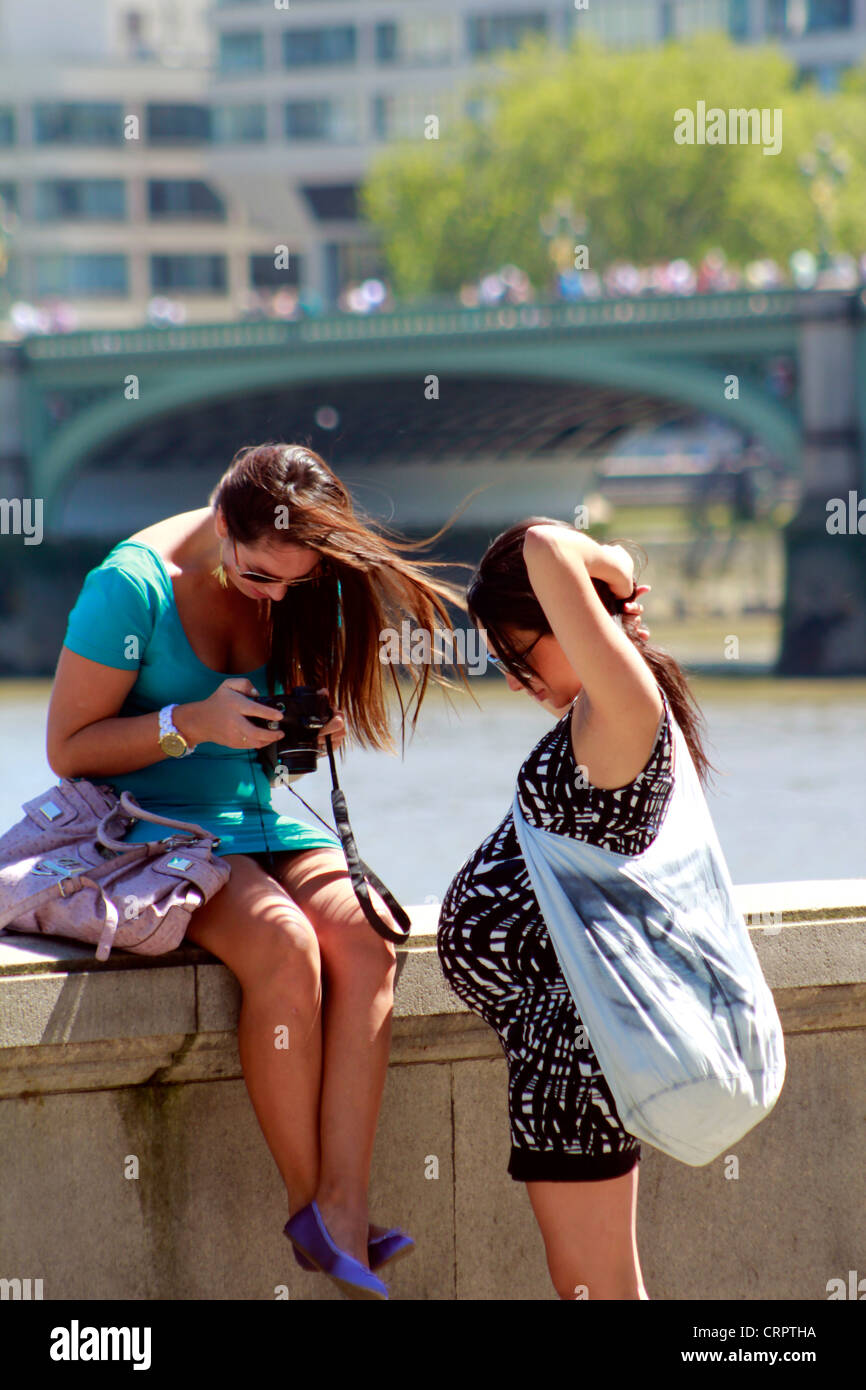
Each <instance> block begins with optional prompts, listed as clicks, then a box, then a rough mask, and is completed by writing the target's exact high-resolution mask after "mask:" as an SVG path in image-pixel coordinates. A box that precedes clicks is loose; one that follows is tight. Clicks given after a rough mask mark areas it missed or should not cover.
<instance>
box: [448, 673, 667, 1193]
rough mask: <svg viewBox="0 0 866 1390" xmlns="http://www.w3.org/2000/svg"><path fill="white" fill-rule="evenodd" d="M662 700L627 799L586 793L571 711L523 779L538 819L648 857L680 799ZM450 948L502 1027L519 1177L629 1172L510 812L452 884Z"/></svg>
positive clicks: (623, 1138)
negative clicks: (673, 801) (648, 750)
mask: <svg viewBox="0 0 866 1390" xmlns="http://www.w3.org/2000/svg"><path fill="white" fill-rule="evenodd" d="M660 693H661V694H662V701H663V703H664V712H663V714H662V717H661V720H660V722H659V729H658V733H657V735H656V740H655V744H654V746H653V751H652V754H651V756H650V759H649V762H648V763H647V765H646V767H645V768H644V770H643V772H641V773H640V774H639V775H638V776H637V777H636V778H635V780H634V781H633V782H631V783H630V784H629V785H628V786H626V787H618V788H616V789H615V790H609V791H606V790H603V789H601V788H598V787H593V786H590V785H587V784H586V782H585V779H584V778H583V777H582V775H581V773H580V770H579V768H578V766H577V763H576V762H575V758H574V750H573V748H572V742H571V712H570V711H569V712H568V713H567V714H565V715H564V716H563V718H562V719H560V720H559V722H558V723H557V724H556V725H555V726H554V728H553V729H551V730H550V731H549V732H548V733H547V734H545V735H544V737H543V738H542V739H540V740H539V742H538V743H537V744H536V745H535V747H534V748H533V750H532V752H531V753H530V755H529V757H528V758H527V759H526V761H525V762H524V764H523V766H522V767H521V769H520V772H519V773H518V777H517V789H518V795H519V801H520V807H521V810H522V812H523V815H524V816H525V817H526V819H527V821H529V823H530V824H531V825H535V826H538V827H540V828H541V829H544V830H549V831H552V832H553V833H554V834H557V835H568V836H571V837H573V838H575V839H581V840H587V841H589V842H590V843H592V844H595V845H601V846H603V847H604V848H606V849H611V850H615V851H617V852H618V853H620V854H639V853H640V852H641V851H642V850H644V849H646V848H647V847H648V846H649V845H650V844H651V842H652V841H653V839H654V838H655V836H656V835H657V833H658V830H659V828H660V826H661V823H662V820H663V818H664V814H665V810H666V808H667V805H668V802H669V800H670V796H671V793H672V790H673V779H672V773H671V761H672V729H671V723H670V709H669V706H668V703H667V700H666V699H665V697H664V694H663V693H662V692H661V691H660ZM438 948H439V959H440V961H441V964H442V969H443V972H444V974H445V977H446V979H447V980H448V983H449V984H450V986H451V988H452V989H453V990H454V992H455V993H456V994H457V995H458V996H459V997H460V998H461V999H462V1000H463V1002H464V1003H465V1004H466V1005H467V1006H468V1007H469V1008H470V1009H472V1010H473V1012H475V1013H478V1014H480V1015H481V1017H482V1018H483V1019H485V1020H486V1022H487V1023H489V1024H490V1025H491V1027H492V1028H494V1029H495V1031H496V1032H497V1033H498V1035H499V1039H500V1042H501V1043H502V1047H503V1049H504V1051H505V1056H506V1060H507V1063H508V1112H509V1118H510V1123H511V1159H510V1162H509V1165H508V1172H509V1173H510V1174H511V1176H512V1178H514V1180H515V1181H517V1182H557V1181H560V1182H580V1181H587V1180H598V1179H602V1178H614V1177H619V1176H620V1175H622V1174H623V1173H627V1172H629V1171H630V1170H631V1168H633V1167H634V1165H635V1163H637V1162H638V1161H639V1159H640V1156H641V1149H640V1144H639V1143H638V1141H637V1139H635V1138H634V1136H633V1135H630V1134H628V1133H626V1131H625V1130H624V1129H623V1127H622V1124H621V1122H620V1119H619V1115H618V1114H617V1110H616V1104H615V1102H614V1099H613V1096H612V1094H611V1092H610V1089H609V1087H608V1085H607V1082H606V1080H605V1078H604V1075H603V1073H602V1071H601V1067H600V1066H599V1063H598V1059H597V1057H596V1056H595V1053H594V1052H593V1050H592V1048H591V1046H590V1045H589V1042H588V1039H587V1038H586V1036H585V1034H583V1033H582V1023H581V1019H580V1017H579V1015H578V1013H577V1010H576V1009H575V1005H574V1002H573V1000H572V997H571V994H570V993H569V989H568V985H567V984H566V982H565V978H564V976H563V974H562V970H561V968H560V965H559V960H558V959H557V956H556V952H555V951H554V948H553V944H552V942H551V940H550V937H549V935H548V932H547V927H546V926H545V923H544V919H543V917H542V915H541V910H540V908H539V906H538V900H537V898H536V896H535V893H534V891H533V888H532V884H531V882H530V878H529V871H528V870H527V867H526V863H525V861H524V859H523V855H522V854H521V851H520V845H519V843H518V839H517V831H516V830H515V828H514V820H513V818H512V814H511V811H510V810H509V812H508V814H507V815H506V816H505V818H504V819H503V820H502V821H501V822H500V824H499V825H498V826H497V827H496V829H495V830H494V831H493V833H492V834H491V835H488V837H487V839H486V840H485V841H484V843H483V844H482V845H480V846H479V848H478V849H477V850H476V851H475V853H474V854H473V855H472V856H471V857H470V858H469V859H468V860H467V861H466V863H465V864H464V865H463V867H462V868H461V869H460V871H459V873H458V874H457V875H456V877H455V878H454V880H453V881H452V883H451V884H450V886H449V888H448V891H447V893H446V895H445V898H444V901H443V903H442V910H441V913H440V917H439V929H438Z"/></svg>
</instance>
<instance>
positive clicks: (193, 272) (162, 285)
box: [150, 255, 227, 294]
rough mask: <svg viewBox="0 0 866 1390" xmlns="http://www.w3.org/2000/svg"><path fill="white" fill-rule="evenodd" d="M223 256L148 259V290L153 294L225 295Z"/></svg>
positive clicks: (224, 263)
mask: <svg viewBox="0 0 866 1390" xmlns="http://www.w3.org/2000/svg"><path fill="white" fill-rule="evenodd" d="M226 284H227V278H226V258H225V256H206V255H190V256H183V255H180V256H151V258H150V287H151V289H152V290H153V292H154V294H162V293H165V292H166V291H168V290H181V291H183V292H184V293H186V294H208V293H214V292H216V293H225V289H226Z"/></svg>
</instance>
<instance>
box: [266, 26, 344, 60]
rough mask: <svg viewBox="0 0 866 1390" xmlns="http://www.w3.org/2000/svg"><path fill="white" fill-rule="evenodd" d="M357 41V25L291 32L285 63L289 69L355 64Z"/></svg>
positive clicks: (286, 40)
mask: <svg viewBox="0 0 866 1390" xmlns="http://www.w3.org/2000/svg"><path fill="white" fill-rule="evenodd" d="M356 37H357V36H356V30H355V26H354V24H339V25H334V26H333V27H332V28H329V29H289V30H288V31H287V32H286V33H285V34H283V62H284V64H285V66H286V67H287V68H303V67H313V66H320V65H323V64H326V63H354V61H355V56H356V47H357V45H356Z"/></svg>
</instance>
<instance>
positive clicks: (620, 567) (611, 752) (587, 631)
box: [523, 526, 663, 786]
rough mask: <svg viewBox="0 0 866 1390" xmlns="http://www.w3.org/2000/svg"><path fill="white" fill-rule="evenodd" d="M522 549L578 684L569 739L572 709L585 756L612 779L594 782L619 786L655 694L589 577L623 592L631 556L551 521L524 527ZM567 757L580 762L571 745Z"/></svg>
mask: <svg viewBox="0 0 866 1390" xmlns="http://www.w3.org/2000/svg"><path fill="white" fill-rule="evenodd" d="M523 553H524V558H525V560H526V568H527V572H528V574H529V581H530V583H531V585H532V588H533V591H534V592H535V595H536V597H537V599H538V601H539V603H540V604H541V606H542V608H543V609H544V612H545V615H546V617H547V620H548V622H549V623H550V626H551V628H552V630H553V635H554V636H555V638H556V640H557V641H558V642H559V644H560V646H561V647H562V649H563V651H564V653H565V655H566V657H567V658H568V661H569V664H570V665H571V667H572V669H573V671H574V673H575V675H576V676H577V677H578V679H579V680H580V683H581V685H582V686H583V691H584V695H583V698H582V699H581V700H580V701H579V702H578V705H576V706H575V719H574V720H573V723H572V729H573V737H574V731H576V730H577V728H578V724H577V720H576V717H577V715H578V713H579V715H580V727H581V729H582V732H581V743H582V750H581V751H583V753H584V756H585V760H586V761H587V762H589V757H587V756H586V755H587V753H588V751H589V750H590V749H591V751H592V759H593V762H594V763H595V765H596V766H599V767H604V768H605V769H609V770H610V776H611V777H613V778H614V780H613V781H610V778H609V777H608V776H607V775H605V776H604V777H603V778H602V780H601V781H600V782H598V783H597V785H604V784H605V783H606V782H610V785H611V786H622V785H625V783H626V782H628V781H631V780H632V779H633V778H634V777H635V776H637V774H638V772H640V771H641V770H642V768H643V767H645V766H646V762H647V759H648V758H649V755H650V753H651V752H652V745H653V741H654V738H655V734H656V730H657V728H658V722H659V719H660V718H661V714H662V708H663V706H662V699H661V695H660V693H659V689H658V685H657V683H656V679H655V677H654V675H653V673H652V671H651V670H650V669H649V667H648V666H647V664H646V662H645V660H644V659H643V657H642V656H641V654H640V652H639V651H638V650H637V649H636V648H635V646H634V645H633V643H632V642H631V641H630V640H629V638H628V637H627V636H626V634H625V633H624V632H623V631H622V629H621V628H620V626H619V624H618V623H616V622H614V621H613V620H612V619H611V616H610V614H609V613H608V611H607V609H606V608H605V607H604V604H603V603H602V602H601V599H600V598H599V596H598V594H597V593H596V591H595V588H594V586H593V583H592V581H593V579H603V580H604V581H605V582H606V583H608V584H609V585H610V586H611V588H612V589H613V592H614V593H615V594H617V595H618V596H620V597H623V598H624V597H626V596H627V595H628V594H629V593H630V592H631V587H632V576H631V573H630V571H631V560H630V558H629V557H628V555H627V552H625V551H622V550H621V548H620V547H615V546H600V545H599V544H598V543H597V542H596V541H594V540H592V538H591V537H590V536H587V535H585V534H584V533H583V532H580V531H572V530H570V529H566V528H565V527H558V526H533V527H530V528H529V530H528V531H527V533H526V539H525V541H524V548H523ZM627 570H628V571H629V573H626V571H627ZM575 756H576V757H578V761H580V758H579V755H578V748H577V745H576V744H575ZM623 769H626V770H629V769H633V770H632V772H631V777H628V776H624V777H622V779H621V780H616V779H617V778H618V777H619V774H620V773H621V772H622V770H623Z"/></svg>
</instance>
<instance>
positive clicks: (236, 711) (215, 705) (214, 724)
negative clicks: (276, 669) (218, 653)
mask: <svg viewBox="0 0 866 1390" xmlns="http://www.w3.org/2000/svg"><path fill="white" fill-rule="evenodd" d="M260 699H261V697H260V695H259V692H258V691H257V690H256V687H255V686H254V685H253V683H252V681H250V680H247V678H246V676H230V677H229V678H228V680H224V681H223V682H222V684H221V685H218V686H217V688H216V690H215V691H214V693H213V694H212V695H209V696H208V698H207V699H206V700H198V701H194V702H193V703H191V704H188V705H178V706H177V708H176V709H175V711H174V725H175V728H176V729H177V730H178V731H179V733H181V734H183V736H184V738H185V739H187V741H188V742H189V743H194V744H197V743H219V744H221V745H222V747H223V748H266V747H267V746H268V744H269V743H276V742H277V741H278V740H279V739H280V738H282V731H281V730H280V729H265V728H262V727H261V725H259V724H252V723H251V722H250V717H251V716H257V717H258V718H260V719H268V720H270V721H273V720H276V719H279V718H280V717H281V716H280V711H279V710H275V709H272V708H271V706H270V705H264V704H260V703H259V700H260Z"/></svg>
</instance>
